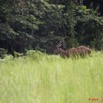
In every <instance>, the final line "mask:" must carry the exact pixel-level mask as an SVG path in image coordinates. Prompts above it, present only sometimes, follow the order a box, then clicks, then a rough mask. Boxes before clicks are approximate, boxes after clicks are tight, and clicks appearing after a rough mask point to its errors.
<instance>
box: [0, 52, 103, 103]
mask: <svg viewBox="0 0 103 103" xmlns="http://www.w3.org/2000/svg"><path fill="white" fill-rule="evenodd" d="M102 98H103V54H102V53H100V52H97V53H93V54H92V57H86V58H80V59H71V58H69V59H63V58H60V57H59V56H53V55H52V56H48V55H46V54H42V53H39V52H34V53H33V51H29V52H28V56H26V57H19V58H12V57H11V56H7V57H6V58H5V59H1V60H0V103H93V102H96V103H103V99H102ZM89 99H91V100H89Z"/></svg>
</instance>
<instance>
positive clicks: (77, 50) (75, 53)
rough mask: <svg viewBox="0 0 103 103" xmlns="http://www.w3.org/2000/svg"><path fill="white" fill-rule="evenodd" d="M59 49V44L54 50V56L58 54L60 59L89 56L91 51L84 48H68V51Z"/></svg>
mask: <svg viewBox="0 0 103 103" xmlns="http://www.w3.org/2000/svg"><path fill="white" fill-rule="evenodd" d="M60 47H61V42H60V43H59V44H58V45H57V46H56V48H55V49H54V53H55V54H60V56H61V57H76V56H78V55H79V56H81V57H84V56H85V55H90V54H91V51H92V50H91V49H90V48H88V47H86V46H79V47H76V48H70V49H68V50H64V49H62V48H60Z"/></svg>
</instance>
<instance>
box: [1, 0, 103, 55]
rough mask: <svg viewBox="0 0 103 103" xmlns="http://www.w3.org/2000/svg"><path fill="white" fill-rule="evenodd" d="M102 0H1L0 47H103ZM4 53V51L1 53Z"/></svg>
mask: <svg viewBox="0 0 103 103" xmlns="http://www.w3.org/2000/svg"><path fill="white" fill-rule="evenodd" d="M102 9H103V2H102V0H84V1H82V0H5V1H4V0H0V51H1V53H2V52H4V51H7V52H6V53H10V54H12V55H14V51H16V52H19V53H25V52H26V51H27V50H31V49H35V50H40V51H42V52H46V53H50V54H51V53H53V48H54V47H55V45H57V44H58V43H59V41H60V40H62V41H63V48H64V49H65V48H70V47H76V46H79V45H85V46H89V47H91V48H95V49H96V50H102V49H103V17H102V15H103V10H102ZM0 55H1V54H0Z"/></svg>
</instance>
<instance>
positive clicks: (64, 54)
mask: <svg viewBox="0 0 103 103" xmlns="http://www.w3.org/2000/svg"><path fill="white" fill-rule="evenodd" d="M60 47H61V42H60V43H59V44H58V45H56V48H55V49H54V53H55V54H59V55H60V56H61V57H68V51H66V50H64V49H62V48H60Z"/></svg>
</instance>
